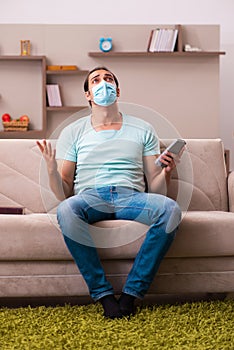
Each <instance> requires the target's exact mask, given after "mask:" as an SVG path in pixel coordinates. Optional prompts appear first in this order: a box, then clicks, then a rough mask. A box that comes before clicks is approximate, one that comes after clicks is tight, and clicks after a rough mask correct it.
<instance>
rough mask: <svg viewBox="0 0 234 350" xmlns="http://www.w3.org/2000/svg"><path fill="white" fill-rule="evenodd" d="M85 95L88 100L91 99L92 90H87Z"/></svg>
mask: <svg viewBox="0 0 234 350" xmlns="http://www.w3.org/2000/svg"><path fill="white" fill-rule="evenodd" d="M85 96H86V98H87V100H88V101H90V100H91V96H90V92H89V91H85Z"/></svg>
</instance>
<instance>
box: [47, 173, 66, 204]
mask: <svg viewBox="0 0 234 350" xmlns="http://www.w3.org/2000/svg"><path fill="white" fill-rule="evenodd" d="M48 175H49V184H50V188H51V190H52V192H53V193H54V195H55V196H56V198H57V199H58V200H60V201H63V200H64V199H66V198H67V197H69V196H70V195H71V190H70V187H69V186H68V184H67V183H66V182H65V181H63V180H62V178H61V175H60V174H59V172H58V170H54V171H53V172H51V173H48Z"/></svg>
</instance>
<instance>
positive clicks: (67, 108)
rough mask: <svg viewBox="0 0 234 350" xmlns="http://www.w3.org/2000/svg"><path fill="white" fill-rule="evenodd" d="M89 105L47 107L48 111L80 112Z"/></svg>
mask: <svg viewBox="0 0 234 350" xmlns="http://www.w3.org/2000/svg"><path fill="white" fill-rule="evenodd" d="M84 108H87V106H62V107H48V106H47V107H46V110H47V111H48V112H78V111H80V110H81V109H84Z"/></svg>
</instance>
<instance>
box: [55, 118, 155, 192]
mask: <svg viewBox="0 0 234 350" xmlns="http://www.w3.org/2000/svg"><path fill="white" fill-rule="evenodd" d="M156 154H160V148H159V140H158V137H157V135H156V133H155V131H154V129H153V127H152V126H151V125H150V124H149V123H147V122H145V121H144V120H142V119H140V118H136V117H133V116H129V115H124V114H123V123H122V127H121V129H120V130H102V131H98V132H97V131H95V129H94V128H93V127H92V124H91V116H87V117H83V118H80V119H78V120H77V121H75V122H73V123H71V124H70V125H68V126H67V127H65V128H64V129H63V131H62V132H61V134H60V136H59V138H58V141H57V145H56V158H57V159H64V160H69V161H72V162H75V163H76V173H75V179H74V193H75V194H77V193H79V192H81V191H83V190H84V189H87V188H98V187H103V186H109V185H113V186H125V187H129V188H132V189H135V190H137V191H140V192H143V191H144V190H145V182H144V171H143V156H149V155H156Z"/></svg>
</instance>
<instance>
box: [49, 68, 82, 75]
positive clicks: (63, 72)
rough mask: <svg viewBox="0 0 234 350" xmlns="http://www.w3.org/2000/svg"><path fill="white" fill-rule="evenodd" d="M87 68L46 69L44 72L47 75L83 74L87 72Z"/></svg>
mask: <svg viewBox="0 0 234 350" xmlns="http://www.w3.org/2000/svg"><path fill="white" fill-rule="evenodd" d="M88 72H89V71H88V70H81V69H77V70H75V69H74V70H47V71H46V74H47V75H84V74H88Z"/></svg>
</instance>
